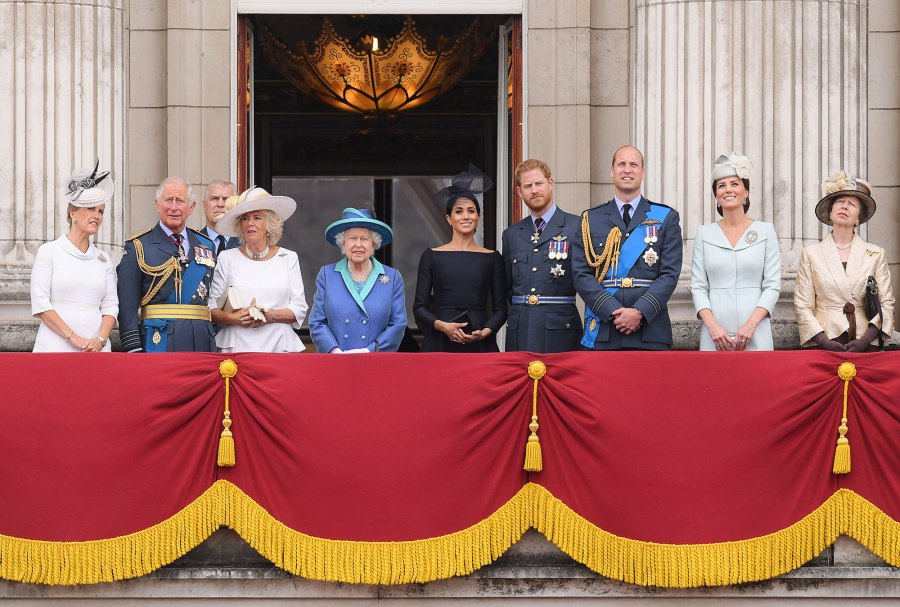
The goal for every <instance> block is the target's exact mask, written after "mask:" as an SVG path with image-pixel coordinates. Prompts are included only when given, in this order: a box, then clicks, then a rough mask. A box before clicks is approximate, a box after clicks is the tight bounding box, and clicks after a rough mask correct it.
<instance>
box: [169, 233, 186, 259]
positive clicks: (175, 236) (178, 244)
mask: <svg viewBox="0 0 900 607" xmlns="http://www.w3.org/2000/svg"><path fill="white" fill-rule="evenodd" d="M171 238H172V242H174V243H175V246H176V247H178V254H179V255H181V254H182V253H184V249H182V248H181V239H182V238H183V236H182V235H181V234H172V237H171Z"/></svg>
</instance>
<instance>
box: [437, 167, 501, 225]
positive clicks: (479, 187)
mask: <svg viewBox="0 0 900 607" xmlns="http://www.w3.org/2000/svg"><path fill="white" fill-rule="evenodd" d="M493 185H494V182H493V181H492V180H491V178H490V177H488V176H487V175H485V174H484V173H482V172H481V170H480V169H479V168H478V167H476V166H475V165H474V164H472V163H469V170H468V171H465V172H463V173H460V174H459V175H455V176H454V177H452V178H451V179H450V185H448V186H447V187H446V188H443V189H441V190H439V191H438V192H437V193H436V194H435V195H434V198H435V200H437V201H438V202H439V203H441V204H442V205H444V208H445V209H447V214H449V213H450V211H452V210H453V203H454V202H456V200H457V199H459V198H468V199H469V200H471V201H472V202H474V203H475V207H476V208H477V209H478V212H479V213H481V206H480V205H479V204H478V198H477V195H478V194H483V193H484V192H487V191H488V190H490V189H491V187H492V186H493Z"/></svg>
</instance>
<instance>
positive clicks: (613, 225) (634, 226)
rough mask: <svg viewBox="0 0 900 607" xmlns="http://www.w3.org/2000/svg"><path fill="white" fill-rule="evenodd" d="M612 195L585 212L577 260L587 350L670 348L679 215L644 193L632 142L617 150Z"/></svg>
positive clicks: (678, 256) (640, 165) (641, 161)
mask: <svg viewBox="0 0 900 607" xmlns="http://www.w3.org/2000/svg"><path fill="white" fill-rule="evenodd" d="M610 174H611V175H612V178H613V183H614V185H615V188H616V196H615V198H614V199H612V200H610V201H608V202H605V203H603V204H601V205H599V206H597V207H594V208H592V209H589V210H587V211H585V212H584V213H583V214H582V216H581V236H582V238H581V242H580V243H579V246H577V247H575V252H574V258H573V261H572V265H573V269H574V271H575V288H576V289H577V290H578V294H579V295H581V298H582V299H583V300H584V303H585V327H584V338H583V339H582V341H581V345H582V346H584V347H585V348H586V349H589V350H668V349H671V347H672V323H671V322H670V320H669V312H668V308H667V304H668V301H669V298H670V297H671V296H672V292H673V291H674V290H675V285H676V284H677V283H678V275H679V273H680V272H681V255H682V250H681V226H680V225H679V219H678V212H677V211H676V210H675V209H672V208H671V207H668V206H666V205H664V204H658V203H655V202H650V201H649V200H647V199H646V198H644V197H643V196H641V183H642V182H643V179H644V156H643V154H641V152H640V151H639V150H638V149H637V148H635V147H633V146H630V145H629V146H623V147H621V148H619V149H618V150H616V153H615V154H614V155H613V163H612V169H611V170H610Z"/></svg>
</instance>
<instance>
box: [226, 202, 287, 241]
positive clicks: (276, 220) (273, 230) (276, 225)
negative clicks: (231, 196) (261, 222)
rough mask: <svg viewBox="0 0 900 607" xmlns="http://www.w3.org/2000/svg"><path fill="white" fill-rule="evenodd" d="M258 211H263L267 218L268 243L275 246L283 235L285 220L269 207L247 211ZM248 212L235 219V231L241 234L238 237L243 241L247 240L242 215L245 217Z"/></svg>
mask: <svg viewBox="0 0 900 607" xmlns="http://www.w3.org/2000/svg"><path fill="white" fill-rule="evenodd" d="M257 212H259V213H262V214H263V215H264V216H265V218H266V244H267V245H269V246H270V247H274V246H275V245H277V244H278V241H279V240H281V235H282V234H283V233H284V220H283V219H281V217H279V216H278V215H276V214H275V211H270V210H269V209H259V211H247V213H257ZM247 213H243V214H241V215H238V217H237V219H235V220H234V228H235V229H234V231H235V232H237V233H238V234H240V236H238V239H240V241H241V242H245V241H244V233H243V230H241V217H243V216H244V215H246V214H247Z"/></svg>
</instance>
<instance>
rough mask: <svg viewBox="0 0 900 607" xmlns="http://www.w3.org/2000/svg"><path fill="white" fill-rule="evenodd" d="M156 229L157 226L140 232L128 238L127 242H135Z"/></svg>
mask: <svg viewBox="0 0 900 607" xmlns="http://www.w3.org/2000/svg"><path fill="white" fill-rule="evenodd" d="M154 227H155V226H150V227H149V228H147V229H146V230H144V231H143V232H138V233H137V234H135V235H134V236H130V237H128V238H126V239H125V241H126V242H127V241H129V240H134V239H135V238H140V237H141V236H143V235H144V234H146V233H147V232H149V231H150V230H152V229H153V228H154Z"/></svg>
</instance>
